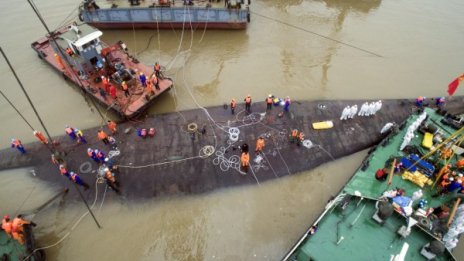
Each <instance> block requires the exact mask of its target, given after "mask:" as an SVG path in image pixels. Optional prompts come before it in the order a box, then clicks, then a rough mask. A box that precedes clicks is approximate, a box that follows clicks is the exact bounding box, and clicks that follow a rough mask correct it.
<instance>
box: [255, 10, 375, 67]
mask: <svg viewBox="0 0 464 261" xmlns="http://www.w3.org/2000/svg"><path fill="white" fill-rule="evenodd" d="M250 12H251V13H253V14H255V15H257V16H261V17H263V18H266V19H268V20H271V21H274V22H277V23H280V24H283V25H286V26H288V27H291V28H294V29H297V30H300V31H303V32H306V33H310V34H314V35H317V36H319V37H322V38H324V39H327V40H329V41H333V42H337V43H339V44H341V45H344V46H347V47H350V48H353V49H356V50H359V51H361V52H364V53H368V54H371V55H374V56H377V57H382V58H383V56H382V55H380V54H377V53H374V52H371V51H369V50H366V49H363V48H360V47H357V46H354V45H352V44H349V43H345V42H342V41H340V40H337V39H334V38H331V37H328V36H325V35H322V34H319V33H316V32H313V31H310V30H308V29H305V28H302V27H299V26H296V25H293V24H290V23H287V22H284V21H281V20H277V19H275V18H272V17H269V16H266V15H263V14H260V13H256V12H253V11H250Z"/></svg>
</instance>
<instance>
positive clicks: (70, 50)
mask: <svg viewBox="0 0 464 261" xmlns="http://www.w3.org/2000/svg"><path fill="white" fill-rule="evenodd" d="M66 54H67V55H69V56H71V57H73V55H74V52H73V50H72V49H71V48H69V47H68V48H66Z"/></svg>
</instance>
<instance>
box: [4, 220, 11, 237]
mask: <svg viewBox="0 0 464 261" xmlns="http://www.w3.org/2000/svg"><path fill="white" fill-rule="evenodd" d="M2 229H3V230H4V231H5V232H6V233H7V234H11V231H12V230H13V224H12V223H11V221H8V222H7V221H6V219H2Z"/></svg>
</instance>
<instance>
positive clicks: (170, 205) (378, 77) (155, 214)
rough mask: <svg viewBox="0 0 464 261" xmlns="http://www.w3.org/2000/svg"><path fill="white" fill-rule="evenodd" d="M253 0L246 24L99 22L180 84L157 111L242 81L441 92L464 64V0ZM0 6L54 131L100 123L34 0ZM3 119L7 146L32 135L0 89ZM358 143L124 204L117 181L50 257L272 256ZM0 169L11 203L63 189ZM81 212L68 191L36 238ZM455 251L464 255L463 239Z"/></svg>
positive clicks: (45, 239)
mask: <svg viewBox="0 0 464 261" xmlns="http://www.w3.org/2000/svg"><path fill="white" fill-rule="evenodd" d="M252 2H253V3H252V6H251V10H252V12H253V14H252V22H251V23H250V24H249V26H248V29H247V30H246V31H206V32H204V31H203V30H196V31H194V32H192V31H191V30H185V31H184V32H183V33H182V31H181V30H179V31H161V32H160V34H159V37H158V35H157V34H156V30H136V31H132V30H124V31H119V30H117V31H116V30H115V31H104V36H103V40H104V41H106V42H108V43H112V42H115V41H117V40H123V41H124V42H126V43H127V45H128V47H129V49H130V51H131V52H132V53H135V56H136V57H137V58H138V59H139V60H140V61H142V62H144V63H146V64H150V65H152V64H154V62H155V61H160V62H161V63H162V64H163V65H165V66H166V67H167V69H168V71H167V74H168V75H169V76H171V77H172V78H173V79H174V81H175V86H176V88H175V90H174V91H171V92H170V93H169V94H167V95H164V96H163V97H161V98H160V99H159V100H157V102H155V104H154V105H153V106H152V108H150V110H149V113H151V114H156V113H162V112H172V111H178V110H183V109H190V108H196V107H198V106H209V105H217V104H222V103H226V102H228V101H229V100H230V98H231V97H235V98H236V99H238V100H240V99H242V97H244V96H245V95H246V94H251V95H252V97H253V98H254V99H255V100H256V101H258V100H264V98H265V97H266V95H267V94H269V93H272V94H274V95H277V96H280V97H283V96H287V95H289V96H290V97H292V98H294V99H341V98H343V99H362V98H366V99H368V98H373V99H377V98H396V97H398V98H411V97H415V96H418V95H424V96H426V97H435V96H441V95H445V94H446V86H447V84H448V83H449V82H450V81H451V80H452V79H454V78H455V77H456V76H458V75H459V74H461V73H462V72H463V71H462V70H463V69H462V68H463V67H462V64H463V62H462V61H464V52H463V51H462V43H464V33H463V32H464V25H463V24H462V23H460V22H459V21H461V20H462V17H461V16H462V11H463V10H464V2H462V1H459V0H449V1H445V2H443V1H440V2H437V1H432V0H426V1H419V0H413V1H405V0H400V1H380V0H371V1H356V0H324V1H303V0H287V1H283V0H281V1H271V0H268V1H263V0H262V1H252ZM36 5H37V6H38V7H39V9H40V11H41V14H42V15H43V17H44V19H45V20H46V21H47V23H48V24H49V26H50V27H51V28H55V27H57V26H58V25H59V24H61V23H62V22H63V21H64V20H67V17H68V15H69V14H71V16H70V17H75V15H73V13H72V12H73V11H74V14H76V9H77V5H78V1H72V0H63V1H51V0H40V1H36ZM0 10H1V11H0V21H1V24H2V26H1V28H0V39H1V41H0V45H1V46H2V48H3V49H4V50H5V52H6V53H7V55H8V56H9V58H10V61H11V63H12V64H13V66H14V67H15V69H16V70H17V73H18V75H19V77H20V78H21V80H22V82H23V84H24V85H25V87H26V89H27V90H28V91H29V93H30V95H31V97H32V100H33V101H34V103H35V104H36V106H37V109H38V111H39V113H40V114H41V115H42V117H43V119H44V122H45V124H46V125H47V127H48V129H49V131H50V132H51V133H52V135H57V134H62V132H63V131H64V126H65V125H66V124H69V125H72V126H74V127H77V128H81V129H84V128H87V127H92V126H96V125H98V124H100V118H99V117H98V115H97V114H96V113H93V112H92V111H91V110H90V109H89V106H88V104H87V102H86V101H85V99H84V98H83V97H82V96H81V93H80V92H79V91H77V90H76V89H75V88H72V86H71V85H70V84H69V83H67V82H65V81H64V80H63V79H62V77H61V76H60V75H59V74H57V73H54V72H53V71H51V69H50V68H49V67H48V66H47V65H46V64H45V63H43V62H42V61H40V60H39V59H38V58H37V55H36V54H35V53H34V51H33V50H32V49H31V48H30V43H31V42H33V41H35V40H36V39H38V38H39V37H41V36H42V35H44V34H45V30H44V29H43V28H42V26H41V25H40V23H39V21H38V19H37V18H36V17H35V15H34V13H33V11H32V10H31V8H30V7H29V6H28V4H27V2H26V1H19V0H15V1H0ZM317 34H319V35H323V36H326V37H328V38H331V39H335V40H337V41H332V40H329V39H327V38H324V37H321V36H318V35H317ZM0 75H1V80H2V84H1V85H0V90H2V91H3V92H4V93H5V94H6V95H7V96H8V97H9V98H11V99H12V100H13V101H14V103H15V104H16V106H17V107H18V108H19V109H20V111H21V112H23V113H24V115H25V117H26V118H27V119H28V120H29V121H30V122H31V124H32V125H33V126H34V127H36V128H40V127H38V126H39V123H38V121H37V120H36V119H35V117H34V114H33V111H32V109H31V108H30V107H29V105H28V104H27V102H26V99H25V97H24V95H23V94H22V93H21V92H20V89H19V87H18V85H17V83H16V81H15V79H14V77H13V76H12V74H11V73H10V71H9V69H8V67H7V66H6V63H5V62H4V61H3V59H2V62H0ZM457 94H461V95H462V94H463V90H458V92H457ZM192 96H193V97H194V98H195V99H193V98H192ZM110 116H111V117H113V116H114V115H110ZM0 122H1V124H0V146H1V147H7V146H9V141H10V138H11V137H18V138H20V139H22V140H23V141H26V142H27V141H32V140H33V136H32V131H31V130H30V129H29V128H28V127H27V125H26V124H25V123H24V122H22V120H21V119H20V117H18V116H17V115H16V113H15V111H14V110H12V109H11V108H10V107H9V105H8V104H7V103H6V102H5V101H4V100H3V99H0ZM362 157H363V153H359V154H356V155H354V156H352V157H348V158H345V159H342V160H340V161H337V162H335V163H331V164H327V165H324V166H322V167H320V168H318V169H316V170H314V171H311V172H306V173H301V174H298V175H295V176H293V177H289V178H285V179H279V180H275V181H272V182H267V183H265V184H263V185H262V186H250V187H240V188H232V189H227V190H221V191H216V192H213V193H209V194H206V195H199V196H188V197H176V198H163V199H156V200H153V201H149V202H141V203H139V204H130V205H128V204H127V203H126V202H125V201H124V200H120V199H118V198H117V197H115V196H114V195H112V194H111V193H108V194H107V197H106V198H105V202H104V203H103V205H102V207H101V208H100V204H101V201H100V200H101V199H98V200H97V201H96V203H95V206H94V207H95V208H96V209H97V210H96V211H97V217H98V218H99V219H100V220H101V223H102V225H103V227H104V229H103V230H96V229H95V228H96V227H95V225H94V224H93V223H92V221H91V219H90V218H89V217H85V218H84V219H83V221H82V222H81V223H80V224H79V225H78V226H77V227H76V228H75V229H74V230H73V232H72V234H71V235H70V236H69V238H66V240H64V241H63V242H62V243H61V244H59V245H57V246H55V247H52V248H49V249H47V254H48V255H49V257H50V259H51V260H128V259H133V260H215V259H217V260H276V259H279V258H280V257H282V256H283V255H284V254H285V252H286V251H287V250H288V249H289V247H290V246H291V245H292V244H293V243H294V242H295V241H296V240H297V238H298V237H299V236H300V235H301V233H302V232H303V230H304V229H305V228H306V226H307V225H308V224H309V223H310V222H311V221H313V220H314V218H315V217H316V216H317V215H318V214H319V212H320V211H321V209H322V206H323V205H324V204H325V202H326V201H327V199H328V198H329V196H330V195H333V194H335V193H336V192H337V191H338V190H339V189H340V187H341V186H342V185H343V184H344V182H345V181H346V180H347V178H348V177H349V176H351V174H352V172H353V171H354V170H355V168H356V167H357V166H358V165H359V162H360V160H361V159H362ZM1 175H2V178H1V179H0V187H1V188H2V189H1V190H0V196H1V197H0V198H1V199H2V200H1V203H0V209H1V211H2V212H7V213H15V212H17V208H18V206H19V205H21V204H22V202H23V200H24V198H26V197H27V195H28V194H29V191H30V190H31V189H32V188H33V193H32V195H33V196H31V197H29V199H28V200H27V202H26V203H25V205H24V206H23V207H22V208H21V210H27V209H30V208H33V207H34V206H37V205H40V202H42V201H44V200H46V199H47V198H48V197H50V196H51V195H52V194H53V193H54V192H55V191H56V190H57V189H58V188H49V187H48V186H47V185H46V184H42V183H40V182H37V181H36V180H34V179H33V176H31V174H30V173H29V172H28V171H27V170H13V171H8V172H4V173H2V174H1ZM25 191H26V192H25ZM110 192H111V191H110ZM5 198H9V200H8V201H5V200H3V199H5ZM91 200H92V199H91ZM91 203H93V202H91ZM82 213H84V207H83V206H82V205H81V204H75V203H70V202H66V201H64V202H58V203H55V205H53V206H51V207H50V208H49V209H47V210H46V211H44V212H41V213H39V214H37V215H36V217H35V218H36V219H37V221H38V223H39V224H40V227H39V228H38V229H37V236H38V238H39V242H40V243H41V244H42V245H44V246H45V245H51V244H53V243H55V242H57V241H58V240H59V239H60V238H62V237H63V236H64V235H65V234H66V232H67V231H69V230H70V229H71V228H72V226H73V225H74V224H75V222H76V220H77V218H78V217H79V216H80V215H82ZM461 249H462V247H461ZM457 256H458V258H459V259H460V260H463V259H464V255H463V254H462V252H459V250H458V253H457Z"/></svg>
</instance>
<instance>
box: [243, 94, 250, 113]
mask: <svg viewBox="0 0 464 261" xmlns="http://www.w3.org/2000/svg"><path fill="white" fill-rule="evenodd" d="M243 101H244V102H245V110H246V112H247V113H248V114H250V113H251V95H250V94H248V95H247V97H245V99H243Z"/></svg>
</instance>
